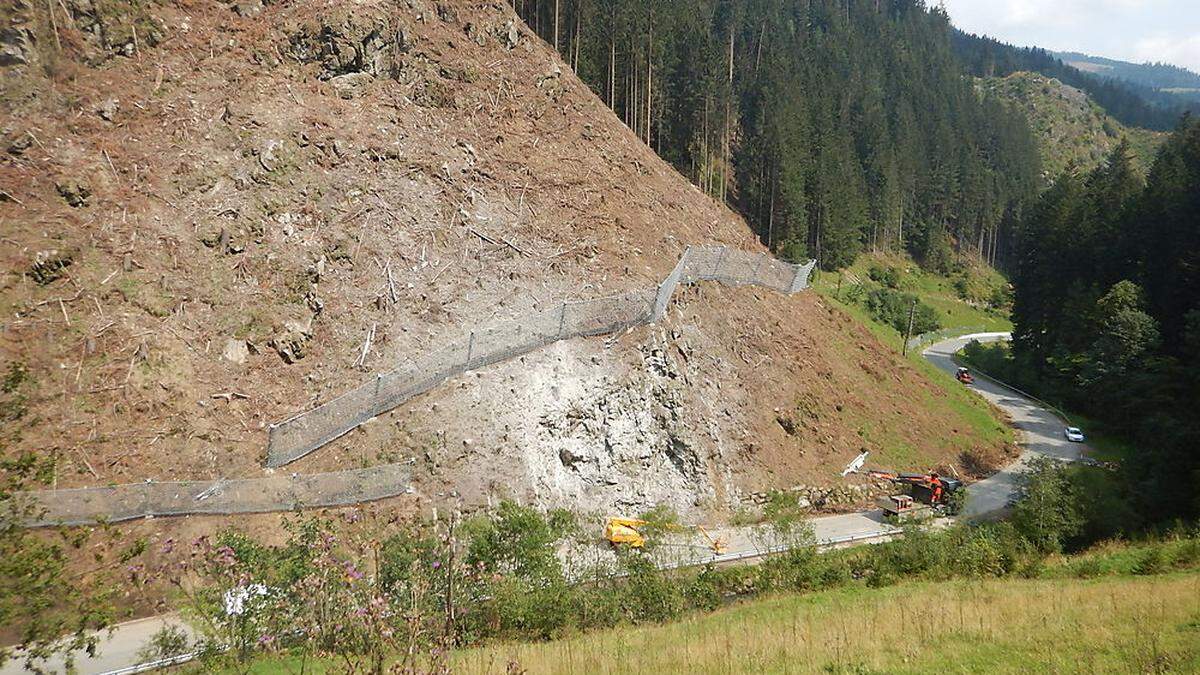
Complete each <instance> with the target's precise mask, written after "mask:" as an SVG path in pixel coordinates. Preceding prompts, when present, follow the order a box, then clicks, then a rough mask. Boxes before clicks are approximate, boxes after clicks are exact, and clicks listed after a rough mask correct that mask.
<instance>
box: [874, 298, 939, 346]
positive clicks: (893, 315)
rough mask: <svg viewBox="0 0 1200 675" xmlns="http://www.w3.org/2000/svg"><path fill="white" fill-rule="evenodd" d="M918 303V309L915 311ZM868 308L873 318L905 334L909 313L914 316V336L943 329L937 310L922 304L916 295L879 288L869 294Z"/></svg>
mask: <svg viewBox="0 0 1200 675" xmlns="http://www.w3.org/2000/svg"><path fill="white" fill-rule="evenodd" d="M913 303H916V309H915V310H914V309H913ZM866 308H867V311H868V312H870V314H871V316H872V317H873V318H874V319H875V320H876V321H879V322H880V323H885V324H888V325H890V326H891V327H893V328H895V329H896V330H897V331H899V332H901V333H903V332H905V331H906V330H908V318H909V312H912V314H913V325H912V333H913V335H919V334H921V333H928V332H930V331H935V330H937V329H939V328H941V321H940V320H939V319H938V314H937V310H936V309H934V308H933V307H930V306H929V305H927V304H925V303H923V302H921V301H920V300H918V299H917V297H916V296H915V295H911V294H909V293H900V292H899V291H895V290H892V289H890V288H879V289H876V290H873V291H871V292H870V293H868V294H867V298H866Z"/></svg>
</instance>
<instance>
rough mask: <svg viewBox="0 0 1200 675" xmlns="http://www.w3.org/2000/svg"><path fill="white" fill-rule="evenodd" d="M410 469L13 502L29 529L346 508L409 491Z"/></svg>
mask: <svg viewBox="0 0 1200 675" xmlns="http://www.w3.org/2000/svg"><path fill="white" fill-rule="evenodd" d="M410 478H411V474H410V467H408V466H407V465H401V464H387V465H383V466H374V467H370V468H366V469H353V470H349V471H335V472H331V473H320V474H312V475H308V476H302V475H294V474H293V475H282V474H281V475H276V476H267V477H265V478H243V479H228V480H216V481H177V482H162V483H159V482H147V483H131V484H127V485H110V486H105V487H90V488H76V489H67V490H45V491H40V492H26V493H23V494H21V495H19V496H18V500H19V501H18V503H17V504H16V505H15V506H16V507H17V508H19V509H21V513H22V515H21V516H20V520H21V521H22V522H23V523H24V524H25V525H26V526H28V527H45V526H53V525H90V524H94V523H97V522H109V523H115V522H120V521H123V520H134V519H136V518H146V517H150V516H184V515H202V514H207V515H230V514H235V513H268V512H273V511H291V510H294V509H301V508H319V507H328V506H347V505H350V504H358V503H361V502H370V501H375V500H379V499H386V498H388V497H396V496H399V495H402V494H407V493H409V492H411V491H412V488H411V487H410Z"/></svg>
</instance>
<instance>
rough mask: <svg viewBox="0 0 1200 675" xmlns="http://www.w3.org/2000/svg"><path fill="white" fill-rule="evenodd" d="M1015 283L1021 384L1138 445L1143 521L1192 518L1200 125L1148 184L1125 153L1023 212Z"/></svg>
mask: <svg viewBox="0 0 1200 675" xmlns="http://www.w3.org/2000/svg"><path fill="white" fill-rule="evenodd" d="M1020 249H1021V252H1020V258H1019V262H1018V265H1017V268H1016V274H1015V275H1014V284H1015V286H1016V297H1015V303H1014V309H1013V319H1014V323H1015V324H1016V331H1015V336H1014V355H1015V358H1016V364H1015V366H1016V369H1015V370H1016V374H1017V375H1018V376H1019V377H1020V378H1021V379H1022V380H1024V381H1025V383H1028V384H1030V385H1031V386H1036V387H1038V388H1039V389H1040V390H1041V391H1044V392H1047V393H1048V394H1050V395H1053V396H1054V397H1056V398H1058V399H1060V400H1062V401H1065V402H1066V403H1067V404H1069V405H1070V406H1072V407H1073V408H1074V409H1076V410H1079V411H1080V412H1084V413H1087V414H1090V415H1093V416H1095V417H1096V418H1098V419H1102V420H1104V422H1105V423H1106V425H1107V426H1108V427H1109V428H1110V429H1112V430H1113V431H1115V432H1117V433H1118V434H1121V435H1123V436H1125V437H1127V438H1129V439H1131V440H1132V441H1134V445H1135V446H1136V447H1137V448H1138V449H1139V454H1137V456H1135V457H1132V458H1130V460H1129V461H1128V462H1126V466H1125V469H1126V478H1128V481H1127V486H1128V487H1129V489H1130V491H1131V493H1132V498H1133V499H1134V501H1135V503H1136V504H1137V505H1138V513H1140V514H1142V515H1143V516H1146V517H1148V518H1150V519H1151V521H1152V522H1153V521H1155V520H1161V519H1164V518H1170V517H1189V516H1192V517H1194V516H1195V515H1196V514H1197V512H1198V511H1200V501H1198V500H1197V494H1200V455H1197V453H1196V448H1198V447H1200V422H1198V420H1197V417H1196V401H1197V400H1200V386H1198V384H1197V383H1198V382H1200V380H1198V379H1197V373H1196V371H1197V369H1198V368H1200V120H1196V119H1188V120H1185V121H1184V122H1183V123H1182V124H1181V125H1180V128H1179V129H1178V130H1177V131H1176V132H1175V133H1174V134H1173V135H1172V136H1171V137H1170V138H1169V139H1168V140H1167V142H1166V144H1165V145H1164V146H1163V148H1162V150H1161V151H1160V153H1159V155H1158V158H1157V160H1156V161H1155V163H1154V166H1153V168H1152V169H1151V171H1150V174H1149V176H1148V178H1147V180H1146V181H1145V183H1144V184H1143V182H1142V181H1141V179H1140V178H1139V177H1138V174H1137V172H1136V171H1135V170H1134V169H1133V167H1132V165H1131V162H1130V158H1129V154H1128V148H1127V147H1125V146H1121V147H1118V148H1117V149H1116V150H1115V151H1114V152H1113V154H1112V156H1111V157H1110V159H1109V161H1108V162H1107V163H1106V164H1105V165H1104V166H1102V167H1100V168H1098V169H1096V170H1095V171H1093V172H1092V173H1091V174H1088V175H1087V176H1077V175H1074V174H1072V173H1064V174H1063V175H1062V176H1061V177H1060V178H1059V179H1058V181H1057V182H1056V183H1055V184H1054V186H1053V187H1052V188H1050V189H1049V190H1048V191H1047V192H1046V193H1045V194H1044V195H1043V197H1042V198H1041V200H1040V202H1039V203H1038V204H1037V205H1036V207H1034V208H1032V209H1031V212H1030V214H1029V218H1028V220H1027V222H1026V223H1025V227H1024V231H1023V233H1022V237H1021V247H1020Z"/></svg>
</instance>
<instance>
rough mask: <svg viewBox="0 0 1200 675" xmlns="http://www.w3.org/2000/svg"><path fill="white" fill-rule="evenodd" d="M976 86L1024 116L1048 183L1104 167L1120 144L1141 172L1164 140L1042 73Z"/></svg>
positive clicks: (1015, 75) (981, 81) (995, 79)
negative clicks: (1070, 170) (1068, 172)
mask: <svg viewBox="0 0 1200 675" xmlns="http://www.w3.org/2000/svg"><path fill="white" fill-rule="evenodd" d="M978 86H979V88H980V89H982V90H983V91H985V92H987V93H988V94H991V95H994V96H997V97H999V98H1000V99H1002V100H1006V101H1009V102H1011V103H1012V104H1013V105H1014V106H1016V108H1017V109H1018V110H1021V111H1022V112H1024V113H1025V115H1026V117H1027V118H1028V119H1029V125H1030V127H1032V128H1033V132H1034V136H1035V137H1036V138H1037V140H1038V148H1039V149H1040V151H1041V158H1042V172H1043V175H1044V176H1046V177H1047V179H1048V181H1047V182H1049V181H1052V180H1053V179H1054V178H1056V177H1057V176H1058V175H1059V174H1061V173H1062V172H1063V171H1065V170H1067V169H1068V168H1074V169H1075V170H1079V171H1091V170H1092V169H1094V168H1096V167H1097V166H1099V165H1100V164H1103V163H1104V161H1105V160H1106V158H1107V157H1108V155H1109V154H1110V153H1111V152H1112V151H1113V149H1114V148H1116V146H1117V145H1118V144H1120V143H1121V142H1123V141H1124V142H1127V143H1129V147H1130V149H1131V150H1132V151H1133V157H1134V159H1135V164H1136V165H1137V168H1138V170H1139V171H1140V172H1141V173H1143V174H1144V173H1145V172H1146V171H1148V170H1149V168H1150V165H1151V164H1152V163H1153V162H1154V156H1155V154H1156V153H1157V152H1158V147H1159V144H1161V143H1162V140H1163V138H1164V137H1165V136H1166V134H1164V133H1162V132H1158V131H1150V130H1149V129H1141V128H1138V127H1126V126H1125V125H1123V124H1121V123H1120V122H1118V121H1117V120H1115V119H1113V118H1112V117H1111V116H1109V115H1108V114H1107V113H1106V112H1105V111H1104V108H1101V107H1100V106H1099V105H1098V104H1097V103H1096V102H1095V101H1093V100H1092V99H1091V97H1089V96H1088V95H1087V93H1086V92H1084V91H1082V90H1079V89H1076V88H1075V87H1071V86H1068V85H1065V84H1063V83H1062V82H1059V81H1058V80H1056V79H1054V78H1051V77H1046V76H1045V75H1042V74H1040V73H1027V72H1019V73H1013V74H1011V75H1008V76H1007V77H988V78H980V79H979V80H978Z"/></svg>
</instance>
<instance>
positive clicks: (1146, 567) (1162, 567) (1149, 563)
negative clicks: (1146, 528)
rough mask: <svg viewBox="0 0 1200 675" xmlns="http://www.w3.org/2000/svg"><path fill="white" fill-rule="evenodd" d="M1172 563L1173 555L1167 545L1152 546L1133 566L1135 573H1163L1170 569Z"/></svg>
mask: <svg viewBox="0 0 1200 675" xmlns="http://www.w3.org/2000/svg"><path fill="white" fill-rule="evenodd" d="M1171 563H1172V560H1171V555H1170V553H1169V552H1168V551H1167V549H1166V547H1165V546H1161V545H1159V546H1151V547H1150V548H1149V549H1147V550H1146V552H1145V553H1143V554H1142V557H1141V558H1139V559H1138V561H1137V563H1136V564H1135V565H1134V566H1133V573H1134V574H1139V575H1150V574H1162V573H1163V572H1166V571H1167V570H1168V569H1170V567H1171Z"/></svg>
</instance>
